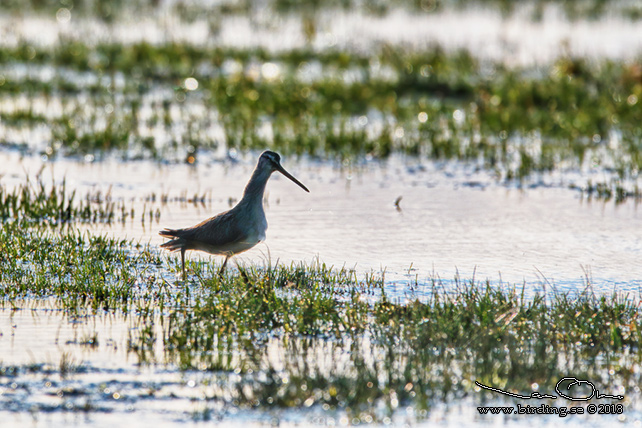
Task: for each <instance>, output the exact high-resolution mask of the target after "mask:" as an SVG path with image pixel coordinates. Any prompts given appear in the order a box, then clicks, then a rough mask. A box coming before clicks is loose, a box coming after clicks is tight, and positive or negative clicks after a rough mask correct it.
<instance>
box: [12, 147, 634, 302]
mask: <svg viewBox="0 0 642 428" xmlns="http://www.w3.org/2000/svg"><path fill="white" fill-rule="evenodd" d="M0 156H1V158H0V162H3V163H5V164H6V165H11V168H12V169H11V170H9V171H7V173H6V175H5V176H4V177H3V179H2V180H3V182H4V183H5V184H8V185H11V183H14V184H18V183H21V182H22V181H23V180H24V177H25V171H27V172H28V173H29V174H31V175H32V180H33V174H35V173H36V172H38V171H39V170H40V169H41V168H42V167H43V165H44V170H43V172H42V174H41V176H42V179H43V180H45V181H47V180H49V181H50V180H52V179H53V180H55V181H56V182H61V181H62V179H63V178H64V179H65V180H66V183H67V186H68V188H69V189H74V188H77V189H78V190H77V192H78V194H79V195H83V194H84V193H85V192H86V191H89V190H93V191H96V190H102V192H103V193H107V192H108V191H109V192H110V193H111V197H112V199H113V200H115V201H118V200H122V201H124V204H125V206H126V207H132V208H134V209H135V212H136V215H135V219H134V220H133V221H131V220H127V221H126V222H125V223H124V224H123V223H114V224H112V225H99V226H82V228H85V227H89V228H90V229H91V230H92V231H93V232H94V233H108V234H110V235H114V236H117V237H125V238H133V239H135V240H137V241H140V242H150V243H152V244H153V245H156V244H160V243H162V242H164V240H163V239H162V238H161V237H160V236H159V235H158V231H159V230H160V229H162V228H164V227H169V228H180V227H186V226H191V225H194V224H196V223H198V222H200V221H202V220H204V219H206V218H208V217H210V216H211V215H214V214H216V213H218V212H221V211H224V210H226V209H229V207H230V206H231V204H233V203H235V201H236V200H238V199H239V198H240V196H241V195H242V192H243V188H244V186H245V184H246V180H247V179H248V177H249V176H250V174H251V171H252V169H253V167H254V163H255V159H256V157H257V154H253V155H249V156H247V157H246V158H243V159H241V160H231V159H230V158H222V159H218V158H214V157H212V158H211V160H210V161H203V162H201V163H200V164H199V165H196V166H190V165H182V164H174V165H165V164H157V163H153V162H147V161H141V162H129V163H122V162H118V161H107V162H102V163H84V162H74V161H59V162H53V163H46V162H45V163H42V161H41V160H39V159H36V158H24V159H23V160H19V157H18V155H17V154H7V153H4V154H2V155H0ZM283 165H284V166H285V168H286V169H288V170H289V171H290V172H291V173H292V174H294V175H295V176H296V177H298V178H299V179H300V180H301V181H302V182H303V183H304V184H306V185H307V186H308V187H309V188H310V193H306V192H303V191H301V189H299V188H298V187H297V186H296V185H294V184H293V183H291V182H290V181H289V180H287V179H286V178H284V177H283V176H281V175H280V174H275V175H274V176H273V177H272V179H271V180H270V182H269V184H268V188H267V193H266V215H267V219H268V224H269V227H268V231H267V239H266V241H265V243H261V244H259V245H257V246H256V247H255V248H253V249H252V250H250V251H248V252H246V253H243V254H241V255H239V256H236V257H235V259H236V260H237V262H238V263H245V264H257V263H258V264H265V263H268V262H271V263H275V262H276V261H277V260H278V261H279V262H280V263H288V264H289V263H290V262H299V261H305V262H306V263H312V262H313V261H315V260H316V259H318V260H320V261H321V262H325V263H326V264H329V265H334V266H336V267H341V266H344V265H345V266H346V267H349V268H353V267H354V268H356V270H357V271H358V272H361V273H366V272H371V271H374V272H379V273H381V272H384V273H385V278H386V280H387V281H388V282H396V283H399V284H401V285H403V284H405V283H407V282H414V281H417V282H419V284H430V283H431V282H432V280H434V279H442V280H445V281H449V280H452V279H453V278H454V277H455V276H456V275H459V276H460V277H461V278H462V279H464V280H466V279H470V278H472V277H473V276H474V277H475V278H476V279H481V280H484V279H490V280H491V281H492V282H495V283H497V282H499V281H504V282H508V283H511V284H514V285H517V286H518V287H521V285H522V284H523V283H524V282H526V292H527V293H529V292H534V291H541V290H542V287H547V288H549V289H551V288H555V289H557V290H558V291H581V290H582V289H584V287H586V285H587V281H588V282H590V285H591V286H592V288H593V290H594V291H596V292H600V293H602V292H603V293H610V292H612V291H618V292H624V293H631V294H632V295H634V296H637V295H638V293H639V287H640V285H641V284H642V282H641V280H640V278H642V267H641V266H640V265H639V263H638V261H639V260H640V257H641V256H642V242H640V240H639V236H638V233H639V230H640V229H641V226H642V216H641V214H640V212H639V210H638V205H637V204H636V203H635V201H634V200H629V201H627V202H625V203H622V204H619V205H616V204H614V203H613V202H612V201H611V202H598V201H589V200H586V199H582V197H581V193H580V192H579V191H578V190H572V189H568V188H567V187H566V186H564V183H562V182H558V183H557V184H556V185H553V184H552V183H548V184H546V181H551V182H552V181H553V179H552V178H550V177H549V178H546V177H544V178H543V179H542V183H543V184H541V185H538V186H533V187H532V188H526V189H517V188H509V187H506V186H503V185H500V184H497V183H495V182H494V181H493V179H492V178H491V177H489V176H487V175H486V174H485V173H479V172H471V171H467V170H466V167H465V166H455V165H449V164H446V165H437V164H434V163H430V162H424V163H422V162H418V161H417V160H408V159H406V160H404V159H400V158H393V159H391V160H390V161H388V162H386V163H374V162H372V163H365V164H363V165H359V166H344V167H341V168H338V167H336V166H332V165H329V164H323V163H317V162H311V161H300V162H297V161H295V160H294V159H284V160H283ZM152 194H155V195H156V201H155V202H152V201H151V200H149V197H150V196H151V195H152ZM161 195H166V196H167V197H168V198H169V200H172V199H173V198H181V197H182V198H183V199H185V200H187V199H189V198H192V197H193V196H194V195H196V196H197V197H199V198H200V197H204V203H193V202H192V203H190V202H186V201H184V202H168V203H165V204H163V203H161V202H160V199H161ZM398 198H401V200H400V203H399V207H397V206H396V205H395V201H396V200H397V199H398ZM150 210H153V211H156V210H157V211H158V212H159V213H160V220H159V221H158V222H156V220H154V221H150V220H149V218H147V220H146V221H145V222H142V221H141V220H140V219H141V216H142V213H143V212H149V211H150ZM188 254H189V253H188ZM190 256H191V257H204V258H205V259H213V260H214V261H215V262H216V263H221V260H220V258H216V257H211V258H210V256H207V255H202V253H196V254H191V255H190ZM401 289H403V287H402V288H401ZM399 292H400V293H401V295H399V296H398V297H402V295H403V293H402V292H401V291H399Z"/></svg>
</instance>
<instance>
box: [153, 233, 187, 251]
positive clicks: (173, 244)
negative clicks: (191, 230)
mask: <svg viewBox="0 0 642 428" xmlns="http://www.w3.org/2000/svg"><path fill="white" fill-rule="evenodd" d="M177 232H178V231H177V230H175V229H165V230H161V231H160V232H158V234H159V235H161V236H166V237H168V238H174V239H172V240H171V241H167V242H165V243H164V244H161V245H160V246H161V247H162V248H165V249H166V250H169V251H178V250H182V249H183V248H185V245H186V244H187V241H186V240H185V239H183V238H181V237H179V236H178V233H177Z"/></svg>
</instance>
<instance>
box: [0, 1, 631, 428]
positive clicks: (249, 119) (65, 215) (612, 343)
mask: <svg viewBox="0 0 642 428" xmlns="http://www.w3.org/2000/svg"><path fill="white" fill-rule="evenodd" d="M161 3H162V2H161ZM168 3H169V4H170V6H168V7H170V8H173V9H172V11H174V12H175V13H176V14H177V15H178V16H180V19H183V20H185V21H187V22H189V21H190V20H195V19H196V17H197V16H198V14H199V13H200V12H201V9H202V6H200V5H199V4H198V2H196V3H195V2H174V3H172V2H168ZM266 3H267V6H266V7H268V8H270V9H271V10H274V11H276V13H283V12H288V13H302V14H303V15H304V18H303V19H302V26H303V27H304V29H305V30H306V31H305V33H306V36H307V37H309V39H310V40H308V42H310V41H311V40H312V39H313V38H314V36H315V32H316V29H315V22H314V19H313V18H312V17H310V16H308V15H307V14H308V13H311V12H310V10H312V12H314V11H316V10H317V8H318V7H319V6H318V5H317V3H313V5H312V6H304V5H303V3H301V2H293V1H289V0H274V1H268V2H266ZM393 3H394V4H395V5H396V6H395V7H403V8H405V9H408V10H411V11H413V12H419V13H432V12H433V11H436V10H439V9H440V8H442V7H446V6H448V7H452V6H453V5H454V6H455V7H457V6H459V5H460V4H461V3H463V2H460V1H458V0H452V1H450V2H449V1H412V2H405V1H399V2H393ZM477 3H478V4H492V5H497V4H498V5H500V7H501V8H502V11H504V12H506V13H510V12H511V10H512V9H513V8H514V7H515V6H512V5H511V2H506V1H503V0H478V2H477ZM549 3H550V2H548V1H544V0H542V1H534V2H533V4H534V5H535V7H534V12H535V15H537V14H538V11H539V13H542V11H543V10H544V9H545V8H546V6H547V5H548V4H549ZM563 3H564V4H563V5H562V7H563V8H564V10H565V11H566V12H567V13H568V15H569V16H570V17H571V18H573V19H574V18H577V17H578V16H583V17H584V16H589V17H594V16H595V15H596V14H599V13H601V12H602V11H604V10H605V8H606V7H607V5H612V4H614V3H617V4H618V5H620V6H621V5H622V3H618V2H615V1H614V0H613V1H607V0H590V1H589V0H586V1H581V2H563ZM624 3H626V2H624ZM132 4H133V6H132ZM362 5H363V7H365V8H366V9H367V12H368V13H385V12H386V10H387V7H388V6H386V5H383V4H382V3H381V2H365V3H362V2H353V1H342V2H330V7H336V8H338V7H341V8H344V7H345V8H350V7H361V6H362ZM399 5H400V6H399ZM3 6H4V7H6V11H3V13H16V14H17V15H19V14H20V13H23V12H25V11H26V12H27V13H36V14H42V15H44V16H47V15H52V14H55V15H56V18H57V19H58V21H59V22H61V23H63V22H69V20H70V19H71V16H72V13H73V16H74V17H75V16H80V17H84V18H88V19H92V18H96V17H97V18H98V19H99V20H100V21H101V22H102V24H106V25H107V26H111V25H115V23H117V21H118V19H120V15H119V14H122V13H127V11H129V10H130V9H129V8H131V7H139V8H143V9H144V8H149V9H150V10H151V9H154V8H156V7H158V6H159V2H158V1H154V0H152V1H150V2H145V1H139V2H121V1H116V2H100V1H98V2H96V1H92V2H86V1H81V0H73V1H71V0H61V1H58V0H56V1H48V0H44V1H40V0H39V1H30V2H17V1H8V2H4V4H3ZM625 6H626V7H624V8H621V9H622V10H620V12H622V13H624V14H625V15H626V16H628V17H629V18H630V19H634V20H635V19H639V17H640V16H642V11H640V10H638V8H637V7H635V6H630V5H629V4H628V3H626V4H625ZM255 7H257V6H256V5H255V4H254V3H252V2H240V3H233V2H222V3H219V4H218V5H217V6H216V7H215V8H214V9H215V10H214V11H212V10H209V12H208V13H209V15H208V16H209V17H210V18H212V22H210V23H209V24H210V27H211V28H210V29H209V31H210V32H211V33H215V32H216V27H217V22H220V21H216V20H215V19H214V18H213V17H216V19H219V20H220V19H221V18H220V17H218V15H221V16H232V15H237V14H238V15H242V14H244V13H247V12H248V10H249V9H253V8H255ZM140 15H141V14H136V16H140ZM312 15H313V14H312ZM535 18H537V16H535ZM0 100H1V101H0V150H11V151H19V152H21V153H23V154H25V155H34V156H39V157H41V158H42V159H43V160H45V161H47V160H55V159H57V158H59V157H63V156H71V157H78V158H80V159H83V161H85V162H86V163H92V162H94V161H100V160H101V158H103V157H106V156H115V157H119V158H122V159H124V160H132V159H140V158H150V159H154V160H157V161H159V162H186V163H188V164H194V163H198V162H199V161H200V160H201V159H202V153H203V152H204V151H215V150H218V149H222V150H223V152H226V153H228V154H230V155H231V154H233V153H235V152H239V151H240V152H243V151H247V150H263V149H265V148H272V149H274V150H277V151H279V152H282V153H283V154H286V155H287V154H296V155H300V156H308V157H311V158H315V159H330V160H335V161H339V162H342V163H345V164H349V163H350V162H362V161H364V160H367V161H370V160H381V161H385V159H387V158H389V157H391V156H393V155H399V154H400V155H402V156H408V157H413V158H419V159H422V160H424V159H426V160H434V161H440V162H443V161H457V162H462V163H466V164H469V165H472V166H473V167H474V168H475V169H485V170H487V171H491V172H492V173H493V174H494V175H495V176H496V177H497V179H498V181H500V182H503V183H511V184H512V183H518V184H520V185H524V184H528V183H537V182H538V179H539V178H541V177H542V176H544V175H546V174H549V173H555V172H560V171H561V172H567V171H580V172H581V173H586V174H587V176H589V177H588V178H587V179H586V181H585V182H584V183H579V184H578V183H573V184H572V185H573V186H576V187H577V188H579V189H580V190H581V191H582V192H583V194H584V195H586V197H588V198H597V199H603V200H610V199H613V200H615V201H616V202H621V201H624V200H626V199H627V198H629V197H633V198H636V200H639V199H640V198H641V197H642V195H641V192H640V190H639V186H638V181H639V171H640V168H641V167H642V131H641V129H642V128H641V127H640V123H642V109H640V102H642V63H640V60H639V59H638V60H635V61H629V62H616V61H612V60H608V59H602V60H593V61H590V60H587V59H582V58H576V57H572V56H568V55H567V56H561V57H559V58H558V59H557V60H555V61H553V62H552V63H550V64H547V65H541V66H538V67H517V66H511V65H507V64H504V63H501V62H491V61H487V60H480V59H478V58H476V57H475V56H474V55H472V54H471V53H470V52H468V51H465V50H461V51H446V50H444V49H442V48H441V47H439V46H428V47H422V48H414V49H401V48H399V47H397V46H392V45H388V44H381V45H379V46H377V47H373V48H372V49H371V50H368V51H358V50H351V49H348V48H341V47H332V48H328V49H325V50H319V49H317V48H315V47H313V45H312V43H309V44H308V46H307V47H304V48H300V49H291V50H281V51H269V50H265V49H260V48H231V47H222V46H215V45H212V44H209V43H203V44H190V43H185V42H181V41H179V40H173V39H171V38H168V39H166V40H164V41H163V42H160V43H150V42H145V41H134V42H131V43H119V42H117V41H114V40H111V39H110V37H105V38H104V39H97V40H89V41H87V40H82V39H79V38H74V37H71V36H61V37H60V39H59V40H56V41H55V42H54V43H51V44H49V45H47V44H43V45H36V44H32V43H28V42H26V41H24V40H16V42H15V43H0ZM232 157H233V156H232ZM595 177H599V179H596V178H595ZM565 184H566V183H565ZM146 198H147V199H145V203H146V205H144V207H145V208H144V209H143V210H142V213H141V212H140V210H139V212H138V213H136V212H135V211H134V208H133V205H134V204H132V203H131V201H127V200H122V199H117V198H115V197H112V195H111V191H110V190H108V191H106V192H100V191H91V192H88V193H86V194H85V195H80V194H78V193H77V190H76V189H70V188H68V186H67V184H66V183H65V182H62V183H57V184H54V185H46V184H44V182H43V181H41V180H40V179H39V178H38V179H37V180H36V181H26V182H25V183H23V184H22V185H19V186H17V187H13V188H11V187H8V186H6V185H4V183H0V306H1V307H0V314H2V315H4V314H9V315H8V317H9V318H11V317H13V315H14V314H16V313H19V312H20V311H27V310H31V311H32V312H31V314H33V316H34V318H35V317H37V314H39V313H40V312H39V311H49V312H53V313H55V314H57V316H59V318H60V319H62V320H64V321H68V322H69V323H77V324H83V325H84V326H85V327H86V329H88V330H89V332H86V333H83V334H82V335H81V336H78V337H75V338H74V340H73V341H71V343H67V344H66V345H73V346H80V347H81V349H82V352H83V353H84V355H86V354H90V353H92V352H105V348H104V346H110V345H111V346H113V349H111V350H113V351H114V352H115V348H116V347H118V346H120V347H122V348H125V349H126V354H127V357H128V362H129V361H132V362H133V364H134V365H135V367H136V370H143V369H150V370H158V371H161V370H167V371H173V372H179V373H180V374H181V376H183V375H184V376H185V379H191V380H189V381H185V382H184V383H185V385H187V387H188V388H194V387H196V386H197V385H198V386H200V387H201V389H197V390H190V392H188V393H185V394H184V395H183V396H180V394H181V392H180V388H176V389H174V390H171V391H169V392H167V393H166V391H163V392H162V393H161V392H159V390H160V389H161V387H160V386H158V385H156V384H153V385H151V386H148V385H143V386H141V385H140V384H139V382H138V381H132V382H131V385H129V386H128V387H125V388H122V389H121V390H118V391H116V390H114V389H112V383H113V384H115V383H117V382H118V381H117V380H116V381H110V382H112V383H109V384H101V383H98V382H94V381H93V380H92V381H91V382H90V381H87V382H84V383H83V382H78V384H75V383H73V381H74V380H76V379H82V378H83V376H89V375H91V374H96V373H98V372H100V371H101V370H102V369H99V368H94V367H91V363H85V362H83V361H80V360H78V359H76V357H75V356H74V355H72V354H71V353H67V352H63V353H62V355H61V357H60V362H59V364H57V365H56V364H53V363H52V364H45V363H43V362H41V361H31V363H29V364H24V365H19V364H18V365H11V364H6V363H5V362H3V361H2V358H0V403H1V404H2V405H3V408H4V409H8V411H13V412H25V413H26V412H29V413H30V414H32V415H34V414H36V413H37V412H38V411H41V410H61V409H64V410H65V411H73V410H81V411H84V412H94V411H95V412H105V413H108V412H110V407H109V406H110V405H111V404H110V403H115V402H120V403H127V406H128V407H127V410H126V411H127V412H131V411H132V410H133V409H134V404H138V403H140V402H142V401H143V400H145V399H147V398H154V397H162V399H165V400H174V399H179V398H187V399H189V400H191V401H194V402H198V405H199V406H201V407H200V408H199V410H197V411H196V412H195V413H194V414H193V415H192V416H193V419H195V420H197V421H199V420H208V419H213V418H215V419H223V418H225V417H227V416H229V415H230V414H232V410H230V409H234V410H238V409H244V410H248V409H260V410H265V411H268V412H272V411H275V410H276V411H279V410H282V409H293V408H294V409H308V411H309V413H304V415H305V417H310V418H313V417H316V416H318V415H323V417H328V418H329V419H328V420H332V423H328V424H329V425H333V424H334V422H335V421H334V419H332V418H340V419H341V423H342V424H348V423H351V424H354V425H357V424H360V423H372V422H380V423H384V424H389V423H392V422H399V421H403V422H410V423H412V422H415V421H417V420H426V419H429V418H430V416H431V414H432V413H433V412H434V410H435V408H438V407H439V406H440V405H442V404H444V403H446V404H448V403H449V402H450V401H452V400H453V399H454V400H459V401H460V402H463V401H465V400H466V402H469V403H473V406H477V405H485V404H486V403H488V402H491V403H497V402H504V403H505V402H507V401H508V402H510V401H509V399H508V398H506V397H505V396H498V395H496V394H493V393H491V392H489V391H486V390H480V389H479V387H477V386H476V385H475V381H478V382H481V383H483V384H484V385H488V386H493V387H496V388H500V389H502V390H507V391H512V392H515V393H519V394H523V395H529V394H530V393H531V392H537V391H544V392H553V391H554V390H555V386H556V383H557V381H558V380H559V379H560V378H563V377H565V376H568V375H569V374H571V373H572V375H573V376H576V377H577V378H581V379H591V380H592V381H593V382H594V383H595V384H596V386H597V388H599V389H600V391H608V392H610V393H616V392H617V393H623V392H624V391H625V392H626V395H625V397H626V399H625V400H623V401H622V402H619V401H618V402H617V403H618V404H623V405H624V406H626V408H627V411H628V410H632V411H635V412H640V411H641V410H642V408H641V406H640V404H639V403H640V400H639V398H640V394H639V388H638V385H639V384H640V382H642V379H641V378H640V373H641V372H640V370H639V366H640V363H641V359H642V352H640V351H641V343H642V312H641V311H642V310H641V309H640V301H639V296H622V295H620V294H618V293H614V294H613V295H595V294H594V293H593V291H592V288H591V284H590V279H588V278H587V283H586V288H585V289H584V290H583V291H581V292H579V291H578V292H576V293H569V294H564V293H557V292H555V291H548V292H546V291H543V292H536V291H534V290H535V289H537V288H538V286H539V285H540V284H530V283H528V284H527V283H525V284H522V285H521V286H519V287H517V286H509V285H507V284H501V283H500V284H493V283H491V282H489V281H478V280H475V279H470V280H462V279H460V278H455V279H454V280H452V281H442V280H440V279H433V280H432V281H427V282H426V283H422V284H419V283H409V284H403V287H404V293H403V294H399V292H398V291H395V292H391V286H392V287H393V288H394V287H395V284H390V283H389V282H386V281H385V280H384V277H383V276H379V275H377V274H374V273H370V274H366V275H364V276H363V277H360V276H359V275H358V274H357V273H356V272H355V271H353V270H350V269H345V268H335V267H329V266H326V265H324V264H323V263H321V262H317V263H313V264H311V265H306V264H303V263H299V264H296V263H295V264H291V265H283V264H278V263H277V264H274V265H272V264H270V263H268V264H267V266H264V267H244V266H239V267H237V269H230V270H228V271H227V272H226V274H225V275H223V276H218V275H217V272H218V269H217V267H215V266H212V265H211V264H209V263H204V262H195V261H188V263H187V265H188V271H189V279H188V280H187V281H179V280H177V278H178V273H179V270H180V265H179V264H178V262H176V260H175V259H174V258H168V257H167V256H165V255H161V254H160V253H159V251H158V249H157V248H153V247H150V246H149V245H145V244H140V243H136V242H133V241H128V240H121V239H113V238H110V237H108V236H100V235H96V234H95V233H93V232H92V231H86V229H87V227H86V226H87V224H94V223H105V224H111V223H114V222H123V223H124V222H126V221H132V220H136V219H140V221H142V222H143V223H144V222H145V221H146V219H148V220H147V221H149V222H150V223H151V222H153V221H156V222H157V221H158V219H159V217H160V210H159V209H158V208H157V205H155V204H157V203H159V204H164V203H167V202H168V201H171V200H178V201H179V202H190V203H193V204H201V205H203V204H204V203H205V201H206V197H205V196H204V195H203V196H198V195H195V196H194V197H192V198H189V197H187V196H185V197H181V198H178V199H170V198H169V196H168V195H160V196H157V195H155V194H154V195H150V196H148V197H146ZM400 200H401V196H400V197H399V198H398V199H397V203H396V204H397V209H399V201H400ZM147 201H149V204H147ZM230 203H232V201H231V200H230ZM137 214H138V217H137ZM80 227H83V230H85V231H81V230H79V228H80ZM100 323H105V324H109V326H110V328H111V327H119V326H120V327H122V326H125V329H126V334H127V340H126V343H124V344H123V343H118V344H116V345H114V340H113V338H112V337H111V336H104V335H103V333H99V332H98V331H99V328H98V327H97V324H100ZM17 327H18V326H17V324H14V323H13V321H12V322H11V326H10V327H9V329H10V331H11V332H10V333H8V330H3V329H4V328H5V326H4V325H3V326H0V340H3V339H6V338H7V337H9V336H11V338H12V339H11V340H13V338H14V337H17V336H20V335H21V334H28V333H24V331H23V330H20V329H19V328H17ZM115 329H116V328H115ZM109 334H111V333H109ZM52 340H53V339H52ZM55 341H56V342H55V343H56V345H58V342H57V341H58V339H57V337H56V339H55ZM105 344H107V345H105ZM72 349H75V348H73V347H72ZM33 359H34V360H36V359H37V358H36V357H33ZM118 370H120V369H118ZM34 373H35V374H38V375H40V374H42V375H43V379H38V380H37V382H38V383H37V385H36V386H35V387H31V386H30V384H29V383H28V381H27V380H25V379H26V378H28V377H29V376H31V375H33V374H34ZM52 374H54V375H57V376H58V377H59V379H57V380H56V381H51V376H52ZM118 375H122V373H118ZM116 377H118V376H116ZM194 378H195V379H197V381H194V380H193V379H194ZM65 382H71V383H65ZM185 385H183V386H185ZM83 388H86V389H87V390H84V389H83ZM40 390H46V391H48V392H47V394H49V395H48V396H47V397H46V398H45V399H44V400H42V401H41V402H39V403H36V404H34V403H30V402H29V400H28V398H29V397H31V396H33V395H35V394H36V393H37V391H40ZM194 391H196V392H194ZM179 396H180V397H179ZM83 400H84V401H83ZM546 402H547V403H548V404H551V405H553V404H555V403H553V402H552V401H551V400H548V401H546ZM558 402H559V400H558ZM604 402H609V403H610V402H616V401H615V400H611V401H604ZM52 403H53V404H52ZM130 406H131V408H130ZM169 407H170V408H171V406H169ZM471 408H472V406H471ZM274 415H276V416H274ZM270 416H271V417H272V416H273V417H274V419H273V420H271V423H272V424H273V425H275V424H278V423H279V413H270Z"/></svg>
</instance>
